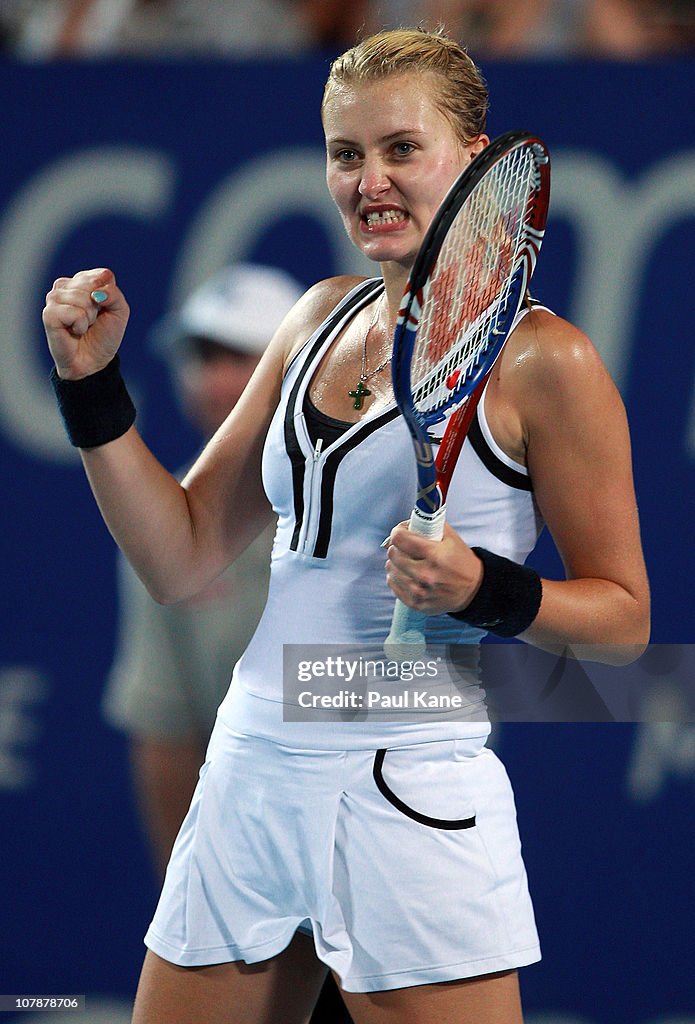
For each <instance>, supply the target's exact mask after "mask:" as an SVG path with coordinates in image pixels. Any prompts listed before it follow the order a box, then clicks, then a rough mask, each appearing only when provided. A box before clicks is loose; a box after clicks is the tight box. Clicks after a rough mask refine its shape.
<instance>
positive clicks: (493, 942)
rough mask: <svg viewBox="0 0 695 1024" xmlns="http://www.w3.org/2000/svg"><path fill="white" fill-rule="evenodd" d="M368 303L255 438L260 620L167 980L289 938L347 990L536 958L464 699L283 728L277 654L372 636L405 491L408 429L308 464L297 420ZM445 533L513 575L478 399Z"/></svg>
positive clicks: (212, 759)
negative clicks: (333, 351)
mask: <svg viewBox="0 0 695 1024" xmlns="http://www.w3.org/2000/svg"><path fill="white" fill-rule="evenodd" d="M382 288H383V282H382V281H381V280H380V279H378V280H370V281H366V282H363V283H362V284H360V285H359V286H357V287H356V288H355V289H353V290H352V291H351V292H350V293H349V294H348V295H347V296H346V297H345V299H344V300H343V301H342V302H341V303H340V304H339V305H338V307H337V308H336V310H335V311H334V313H333V314H332V315H331V316H330V317H329V318H328V320H327V321H326V322H325V323H324V324H323V325H322V326H321V327H320V328H319V329H318V330H317V331H316V332H315V333H314V335H313V336H312V337H311V338H310V339H309V340H308V341H307V343H306V345H305V346H304V347H303V348H302V350H301V351H300V352H299V353H298V355H297V356H296V357H295V358H294V360H293V363H292V365H291V367H290V368H289V371H288V373H287V376H286V379H285V381H284V384H283V388H282V395H281V400H280V403H279V406H278V409H277V411H276V414H275V417H274V419H273V421H272V423H271V426H270V429H269V432H268V436H267V440H266V445H265V451H264V457H263V479H264V485H265V487H266V491H267V493H268V496H269V498H270V500H271V502H272V504H273V506H274V508H275V511H276V513H277V515H278V529H277V534H276V538H275V544H274V548H273V554H272V565H271V582H270V591H269V595H268V603H267V606H266V609H265V612H264V614H263V617H262V618H261V621H260V623H259V625H258V628H257V630H256V632H255V634H254V637H253V639H252V641H251V643H250V645H249V647H248V648H247V650H246V652H245V653H244V655H243V656H242V658H241V659H240V661H239V662H238V663H237V665H236V667H235V669H234V675H233V678H232V684H231V686H230V689H229V692H228V694H227V696H226V698H225V699H224V701H223V703H222V705H221V707H220V709H219V712H218V718H217V723H216V726H215V729H214V731H213V735H212V738H211V741H210V747H209V751H208V757H207V759H206V763H205V765H204V766H203V769H202V770H201V779H200V783H199V786H198V789H197V791H196V794H195V796H194V799H193V803H192V805H191V810H190V812H189V814H188V816H187V818H186V821H185V822H184V824H183V827H182V830H181V833H180V835H179V838H178V840H177V843H176V846H175V849H174V852H173V854H172V859H171V863H170V866H169V870H168V872H167V878H166V881H165V885H164V889H163V892H162V896H161V899H160V902H159V906H158V908H157V911H156V914H155V917H154V920H153V922H152V924H151V926H150V929H149V931H148V933H147V936H146V939H145V941H146V943H147V945H148V946H149V947H150V948H151V949H152V950H153V951H154V952H156V953H158V954H159V955H160V956H162V957H164V958H165V959H167V960H170V961H172V962H174V963H178V964H182V965H203V964H212V963H221V962H227V961H230V960H238V959H243V960H246V961H247V962H249V963H253V962H258V961H260V960H264V959H267V958H268V957H270V956H273V955H275V954H277V953H279V952H281V950H282V949H284V948H285V947H286V945H287V944H288V942H289V941H290V940H291V938H292V935H293V934H294V933H295V931H296V930H297V929H298V928H301V929H302V930H305V931H310V932H311V933H312V934H313V937H314V942H315V945H316V950H317V954H318V956H319V957H320V958H321V959H322V960H323V961H324V962H325V963H326V964H328V965H329V966H330V967H331V968H332V969H333V970H335V971H336V972H337V974H338V975H339V977H340V981H341V983H342V985H343V987H344V988H345V989H346V990H348V991H373V990H380V989H389V988H400V987H405V986H411V985H417V984H424V983H428V982H435V981H444V980H453V979H456V978H465V977H473V976H476V975H481V974H486V973H491V972H495V971H500V970H506V969H511V968H514V967H519V966H522V965H524V964H528V963H533V962H534V961H536V960H538V959H539V957H540V953H539V947H538V937H537V934H536V929H535V924H534V920H533V911H532V908H531V903H530V899H529V896H528V891H527V885H526V875H525V870H524V866H523V862H522V860H521V855H520V843H519V836H518V831H517V826H516V817H515V811H514V802H513V797H512V792H511V787H510V785H509V782H508V779H507V776H506V773H505V771H504V768H503V767H502V765H501V764H500V762H499V761H498V759H497V758H496V756H495V755H494V753H493V752H492V751H491V750H489V749H487V748H486V746H485V740H486V738H487V736H488V734H489V729H490V726H489V723H488V721H487V717H486V715H485V714H484V708H483V707H481V703H480V701H481V695H480V691H478V690H476V688H475V687H471V688H470V689H469V690H466V691H465V692H466V693H469V694H470V708H469V711H470V713H469V714H467V713H466V709H464V711H463V713H458V714H457V715H455V716H453V717H447V716H445V717H444V718H443V719H442V720H439V719H438V718H437V717H436V716H432V715H424V716H423V715H420V716H415V717H414V719H413V720H410V721H402V720H396V721H394V720H392V717H391V718H390V717H389V716H379V715H376V716H369V715H367V716H361V715H352V716H350V715H347V716H345V717H343V718H341V719H339V720H335V716H333V718H330V717H329V719H328V720H325V719H324V720H320V719H318V718H314V717H312V718H310V720H303V721H297V720H289V719H292V717H293V716H292V715H288V714H287V711H288V704H287V701H288V698H287V691H286V688H284V687H283V649H284V645H298V644H301V645H317V644H326V645H329V644H330V645H332V646H335V645H340V647H339V649H340V650H342V649H344V650H346V651H347V650H351V651H358V650H360V649H362V648H364V646H365V645H368V646H369V645H373V646H374V647H380V646H381V645H382V644H383V642H384V639H385V638H386V636H387V634H388V631H389V626H390V621H391V616H392V612H393V600H394V599H393V594H392V593H391V591H390V589H389V588H388V586H387V584H386V581H385V575H384V560H385V556H384V551H383V548H382V547H381V544H382V541H383V539H384V538H385V537H386V536H387V535H388V534H389V532H390V530H391V529H392V527H393V526H394V525H395V524H396V523H398V522H400V521H402V520H405V519H407V518H408V517H409V515H410V510H411V507H412V502H413V498H414V495H415V493H416V489H417V487H416V474H415V468H414V465H413V456H412V446H411V442H410V438H409V434H408V431H407V428H406V426H405V424H404V422H403V420H402V419H401V417H400V416H399V414H398V412H397V410H396V409H395V407H393V408H389V409H387V410H385V411H383V412H382V413H380V414H379V415H376V416H373V417H370V416H367V417H366V418H365V419H363V420H362V421H360V422H359V423H356V424H354V425H352V426H350V427H349V428H348V429H347V430H345V432H344V433H343V434H342V435H341V436H340V437H339V438H338V439H337V440H336V441H333V443H329V444H328V445H327V446H326V447H323V446H321V445H320V444H314V443H313V442H312V440H311V438H310V436H309V432H308V430H307V425H306V420H305V415H304V410H305V396H306V391H307V388H308V385H309V382H310V381H311V379H312V376H313V374H314V372H315V370H316V368H317V367H318V365H319V363H320V361H321V358H322V357H323V355H324V353H325V352H326V350H327V348H328V347H329V346H330V345H331V344H332V342H333V340H334V339H335V337H336V336H337V335H338V334H339V333H340V331H341V330H342V329H343V327H344V326H345V324H346V323H347V322H348V320H349V319H350V318H351V317H352V316H354V315H355V313H356V312H357V311H358V310H359V309H360V308H362V306H363V305H365V304H366V303H368V302H370V301H372V300H373V298H374V297H375V296H376V295H378V294H379V293H380V291H381V290H382ZM447 518H448V521H449V523H450V524H451V525H452V526H453V527H454V528H455V529H456V530H458V531H459V532H460V534H461V535H462V536H463V537H464V539H465V540H466V541H467V543H469V544H470V545H481V546H483V547H486V548H488V549H490V550H493V551H495V552H497V553H498V554H501V555H505V556H506V557H509V558H512V559H514V560H515V561H518V562H523V561H524V559H525V558H526V557H527V555H528V553H529V552H530V550H531V549H532V548H533V546H534V544H535V542H536V540H537V537H538V534H539V532H540V529H541V526H542V523H541V521H540V517H539V514H538V510H537V507H536V505H535V502H534V499H533V492H532V488H531V483H530V480H529V477H528V474H527V472H526V470H525V468H524V467H523V466H520V465H517V464H515V463H513V462H512V461H511V460H510V459H509V458H508V457H507V456H506V455H505V454H504V453H503V452H502V451H501V450H500V449H499V448H498V447H497V446H496V444H495V442H494V440H493V438H492V436H491V434H490V431H489V428H488V426H487V422H486V419H485V410H484V399H483V400H482V401H481V404H480V407H479V410H478V415H477V420H476V421H475V422H474V425H473V427H472V429H471V431H470V433H469V437H468V439H467V440H466V443H465V445H464V447H463V451H462V453H461V456H460V458H459V463H458V466H457V468H456V470H455V473H454V477H453V480H452V483H451V487H450V490H449V496H448V501H447ZM481 635H482V634H481V633H480V631H478V630H474V629H472V628H471V627H468V626H466V625H465V624H464V623H461V622H459V621H458V620H455V619H453V618H452V617H450V616H447V615H442V616H434V617H432V618H431V619H430V620H429V624H428V641H430V642H435V643H437V644H465V645H475V644H477V641H478V640H479V639H480V637H481ZM369 649H371V647H370V648H369ZM461 649H463V648H461ZM466 650H470V651H474V650H475V646H468V647H467V648H466ZM293 700H294V698H292V701H293ZM306 717H307V718H309V717H310V716H306Z"/></svg>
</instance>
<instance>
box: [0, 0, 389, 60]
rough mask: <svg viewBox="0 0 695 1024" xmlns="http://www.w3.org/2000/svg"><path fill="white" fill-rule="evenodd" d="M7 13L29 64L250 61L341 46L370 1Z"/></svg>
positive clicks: (15, 45)
mask: <svg viewBox="0 0 695 1024" xmlns="http://www.w3.org/2000/svg"><path fill="white" fill-rule="evenodd" d="M5 5H6V6H5ZM3 8H4V10H0V24H1V25H2V26H3V30H4V35H5V37H6V41H5V45H6V47H8V48H10V49H11V50H12V51H13V52H14V53H15V54H16V55H17V56H19V57H22V58H26V59H34V60H46V59H55V58H61V57H67V58H70V57H104V56H109V57H113V56H116V57H118V56H131V57H133V56H135V57H183V56H198V57H205V56H209V57H220V56H227V57H228V56H232V57H234V56H242V57H244V56H246V57H248V56H254V55H283V54H296V53H300V52H306V51H308V50H312V49H317V48H324V47H331V46H342V44H343V43H345V42H346V41H347V40H352V39H353V38H354V37H355V35H356V34H357V32H358V31H359V30H360V28H361V26H362V25H363V24H364V23H365V21H366V20H367V19H368V17H369V8H370V0H355V2H353V3H350V4H345V3H343V2H342V0H233V2H229V0H227V2H220V0H3Z"/></svg>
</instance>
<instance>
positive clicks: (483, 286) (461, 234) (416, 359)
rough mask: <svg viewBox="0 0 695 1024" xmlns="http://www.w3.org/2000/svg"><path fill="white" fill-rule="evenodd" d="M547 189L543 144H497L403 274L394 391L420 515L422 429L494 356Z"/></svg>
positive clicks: (425, 479)
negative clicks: (414, 465) (409, 440)
mask: <svg viewBox="0 0 695 1024" xmlns="http://www.w3.org/2000/svg"><path fill="white" fill-rule="evenodd" d="M549 190H550V158H549V155H548V151H547V149H546V147H545V145H544V143H543V142H542V141H541V140H540V139H538V138H537V137H536V136H533V135H530V134H529V133H527V132H507V133H506V134H505V135H502V136H500V137H499V138H497V139H495V141H494V142H491V143H490V145H489V146H487V147H486V148H485V149H484V150H483V151H482V152H481V153H479V154H478V156H477V157H475V159H474V160H472V161H471V163H470V164H469V165H468V166H467V167H466V169H465V170H464V171H463V172H462V173H461V174H460V175H459V177H458V178H457V180H456V181H455V182H454V184H453V185H452V187H451V188H450V190H449V192H448V193H447V195H446V196H445V198H444V200H443V202H442V204H441V205H440V207H439V209H438V210H437V213H436V214H435V216H434V219H433V221H432V223H431V225H430V227H429V229H428V231H427V233H426V235H425V238H424V240H423V243H422V245H421V247H420V250H419V252H418V254H417V257H416V259H415V263H414V265H413V268H412V270H411V272H410V276H409V279H408V284H407V286H406V290H405V293H404V297H403V302H402V304H401V309H400V310H399V314H398V321H397V325H396V333H395V338H394V349H393V386H394V393H395V397H396V401H397V403H398V405H399V408H400V410H401V412H402V413H403V415H404V417H405V419H406V421H407V423H408V426H409V428H410V431H411V434H412V437H413V442H414V444H415V452H416V458H417V462H418V473H419V476H420V480H419V494H418V500H417V506H418V507H419V508H420V509H421V511H423V512H425V513H431V512H432V511H434V510H436V508H438V507H439V505H441V503H442V500H443V495H442V493H441V488H440V487H439V486H438V484H437V479H436V472H435V467H434V459H433V455H432V449H431V445H430V444H429V440H428V428H429V427H431V426H432V425H434V424H435V423H437V422H438V421H441V420H443V419H445V418H447V417H448V416H450V415H451V413H452V412H454V411H455V410H457V409H459V408H460V407H461V405H462V404H463V403H464V402H465V401H466V400H467V399H468V397H469V396H470V395H471V394H472V393H473V391H474V390H475V389H476V387H477V385H478V384H479V383H480V382H481V381H482V380H483V379H484V378H485V377H486V376H487V374H488V373H489V371H490V369H491V368H492V365H493V363H494V362H495V360H496V358H497V356H498V355H499V353H500V352H501V350H502V347H503V345H504V342H505V341H506V338H507V335H508V334H509V331H510V328H511V326H512V324H513V322H514V319H515V317H516V315H517V313H518V311H519V307H520V305H521V302H522V301H523V298H524V296H525V294H526V290H527V287H528V284H529V281H530V279H531V275H532V273H533V270H534V267H535V264H536V259H537V256H538V252H539V249H540V246H541V243H542V240H543V234H544V230H545V222H546V216H547V210H548V199H549Z"/></svg>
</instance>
